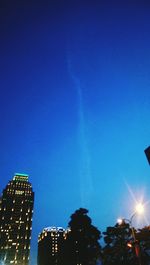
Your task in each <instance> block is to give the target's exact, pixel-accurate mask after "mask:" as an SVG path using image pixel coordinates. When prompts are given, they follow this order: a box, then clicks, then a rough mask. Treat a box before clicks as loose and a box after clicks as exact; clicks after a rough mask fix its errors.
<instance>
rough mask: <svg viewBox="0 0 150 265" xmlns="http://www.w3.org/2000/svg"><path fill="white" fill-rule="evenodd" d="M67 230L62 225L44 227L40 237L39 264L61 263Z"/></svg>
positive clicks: (55, 264) (51, 264)
mask: <svg viewBox="0 0 150 265" xmlns="http://www.w3.org/2000/svg"><path fill="white" fill-rule="evenodd" d="M66 235H67V230H65V229H63V228H62V227H48V228H44V229H43V231H42V232H41V233H40V235H39V238H38V265H60V264H61V254H62V249H63V244H64V240H65V238H66Z"/></svg>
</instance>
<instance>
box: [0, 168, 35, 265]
mask: <svg viewBox="0 0 150 265" xmlns="http://www.w3.org/2000/svg"><path fill="white" fill-rule="evenodd" d="M33 203H34V192H33V190H32V186H31V184H30V182H28V175H26V174H19V173H16V174H15V176H14V178H13V180H11V181H10V182H9V183H8V184H7V186H6V188H5V189H4V190H3V193H2V196H1V198H0V262H1V263H2V264H6V265H9V264H18V265H28V263H29V253H30V240H31V230H32V215H33Z"/></svg>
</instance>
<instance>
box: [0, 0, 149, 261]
mask: <svg viewBox="0 0 150 265" xmlns="http://www.w3.org/2000/svg"><path fill="white" fill-rule="evenodd" d="M148 2H149V1H148V0H147V1H143V0H141V1H134V2H133V1H132V0H131V1H119V2H118V3H117V2H115V1H110V2H108V1H100V0H99V1H98V0H97V1H96V0H91V1H88V0H87V1H83V0H80V1H78V0H76V1H75V0H70V1H66V0H55V1H51V0H49V1H42V0H41V1H7V0H5V1H1V3H0V92H1V93H0V192H2V190H3V188H4V187H5V186H6V184H7V182H8V181H9V180H11V179H12V177H13V175H14V173H15V172H20V173H27V174H29V176H30V177H29V179H30V182H31V183H32V186H33V189H34V191H35V207H34V216H33V230H32V231H33V233H32V248H31V256H32V259H31V261H32V264H34V263H35V261H36V255H37V237H38V234H39V233H40V232H41V230H42V229H43V228H44V227H47V226H63V227H67V224H68V221H69V218H70V215H71V214H72V213H73V212H74V211H75V210H76V209H78V208H79V207H85V208H87V209H89V216H90V217H91V218H92V221H93V224H94V225H95V226H97V227H98V228H99V229H100V230H101V231H104V230H105V228H106V226H108V225H114V224H115V222H116V219H117V217H120V216H123V217H126V218H129V217H130V216H131V215H132V213H133V211H134V204H135V200H137V201H138V200H143V201H144V202H145V201H146V202H147V201H149V200H150V167H149V165H148V162H147V160H146V157H145V154H144V149H145V148H146V147H148V146H149V145H150V4H148ZM146 206H147V207H146V208H147V211H146V214H145V217H146V218H145V217H143V220H141V222H142V224H144V225H146V224H147V222H149V221H150V214H148V211H149V213H150V204H148V203H147V205H146ZM135 219H138V218H135ZM136 221H137V220H135V223H136Z"/></svg>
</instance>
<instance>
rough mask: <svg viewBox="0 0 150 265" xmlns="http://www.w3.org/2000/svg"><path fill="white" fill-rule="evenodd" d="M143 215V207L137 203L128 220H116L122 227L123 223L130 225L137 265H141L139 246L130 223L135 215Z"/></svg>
mask: <svg viewBox="0 0 150 265" xmlns="http://www.w3.org/2000/svg"><path fill="white" fill-rule="evenodd" d="M143 213H144V205H143V204H142V203H137V205H136V207H135V212H134V213H133V214H132V215H131V217H130V219H125V218H123V219H122V218H119V219H117V223H118V224H119V225H122V224H123V223H125V221H126V222H128V223H129V225H130V228H131V232H132V237H133V242H134V246H135V254H136V256H137V258H138V261H139V265H142V264H141V259H140V255H139V245H138V244H137V240H136V236H135V231H134V228H133V225H132V221H133V218H134V217H135V215H137V214H138V215H141V214H143Z"/></svg>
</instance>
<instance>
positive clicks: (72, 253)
mask: <svg viewBox="0 0 150 265" xmlns="http://www.w3.org/2000/svg"><path fill="white" fill-rule="evenodd" d="M87 213H88V210H86V209H83V208H80V209H79V210H77V211H75V213H74V214H72V215H71V220H70V222H69V227H70V232H69V233H68V236H67V238H66V240H65V244H64V255H63V259H64V260H63V264H65V265H75V264H82V265H95V264H96V262H97V261H98V259H100V256H101V247H100V244H99V241H98V240H99V239H100V237H101V233H100V231H99V230H98V229H97V228H96V227H95V226H93V225H92V222H91V219H90V217H89V216H88V215H87Z"/></svg>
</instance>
